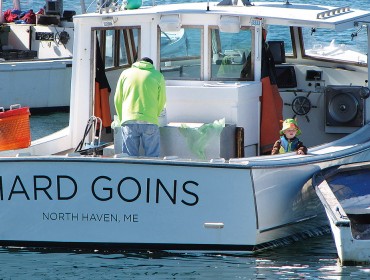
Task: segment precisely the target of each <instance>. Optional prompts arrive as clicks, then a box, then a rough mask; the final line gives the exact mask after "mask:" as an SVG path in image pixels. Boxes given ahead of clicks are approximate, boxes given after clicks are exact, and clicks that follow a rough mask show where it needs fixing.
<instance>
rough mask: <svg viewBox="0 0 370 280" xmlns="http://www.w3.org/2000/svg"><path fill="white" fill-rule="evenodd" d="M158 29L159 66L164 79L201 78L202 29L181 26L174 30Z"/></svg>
mask: <svg viewBox="0 0 370 280" xmlns="http://www.w3.org/2000/svg"><path fill="white" fill-rule="evenodd" d="M158 30H159V31H158V37H159V39H158V42H159V43H160V45H159V46H158V48H159V55H160V67H161V72H162V74H163V76H164V77H165V79H166V80H182V79H184V80H201V79H202V71H201V69H202V37H203V36H202V34H203V29H201V28H196V27H183V28H181V29H180V30H179V31H176V32H164V31H162V30H160V29H159V28H158Z"/></svg>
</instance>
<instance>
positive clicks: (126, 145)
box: [122, 124, 160, 157]
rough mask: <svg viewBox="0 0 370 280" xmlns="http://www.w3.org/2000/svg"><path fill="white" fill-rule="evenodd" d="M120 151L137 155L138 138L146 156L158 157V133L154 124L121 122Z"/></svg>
mask: <svg viewBox="0 0 370 280" xmlns="http://www.w3.org/2000/svg"><path fill="white" fill-rule="evenodd" d="M122 140H123V143H122V152H123V153H126V154H128V155H129V156H139V147H140V140H141V143H142V145H143V148H144V152H145V156H146V157H159V152H160V135H159V128H158V126H157V125H155V124H123V125H122Z"/></svg>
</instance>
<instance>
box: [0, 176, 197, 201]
mask: <svg viewBox="0 0 370 280" xmlns="http://www.w3.org/2000/svg"><path fill="white" fill-rule="evenodd" d="M31 180H32V183H30V180H25V179H22V178H21V177H20V176H19V175H17V176H15V177H14V179H13V181H10V182H8V180H5V178H3V176H0V201H2V200H12V199H15V198H17V199H20V198H23V199H26V200H40V199H48V200H54V199H55V200H71V199H73V198H75V197H76V195H77V191H78V183H77V180H75V179H74V178H72V177H71V176H67V175H57V176H56V180H55V181H54V180H53V179H52V178H50V177H48V176H45V175H34V176H32V177H31ZM4 182H7V183H6V184H5V183H4ZM30 185H31V186H32V187H30ZM198 186H199V184H198V183H197V182H195V181H192V180H187V181H185V182H183V183H182V182H179V181H178V180H172V181H170V183H168V182H163V181H162V180H160V179H151V178H146V179H145V181H144V180H138V179H136V178H134V177H124V178H122V179H121V180H120V181H118V183H114V182H113V180H112V178H110V177H108V176H98V177H96V178H95V179H94V180H93V181H92V183H91V193H92V195H93V197H94V198H95V199H97V200H99V201H109V200H111V199H113V198H114V196H115V194H116V195H117V196H118V197H119V199H121V200H123V201H125V202H128V203H131V202H135V201H138V200H144V201H145V202H146V203H156V204H159V203H163V202H165V201H170V202H171V203H172V204H174V205H176V204H179V203H181V204H184V205H186V206H195V205H197V204H198V202H199V196H198V195H197V194H196V192H195V189H194V188H196V187H198ZM8 189H9V193H7V192H6V191H7V190H8ZM84 189H85V188H84Z"/></svg>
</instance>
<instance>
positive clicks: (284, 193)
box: [0, 0, 370, 252]
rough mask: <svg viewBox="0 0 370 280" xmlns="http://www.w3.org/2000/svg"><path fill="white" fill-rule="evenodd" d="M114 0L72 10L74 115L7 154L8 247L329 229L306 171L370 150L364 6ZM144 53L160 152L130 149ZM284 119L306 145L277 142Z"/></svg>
mask: <svg viewBox="0 0 370 280" xmlns="http://www.w3.org/2000/svg"><path fill="white" fill-rule="evenodd" d="M108 2H110V4H109V5H104V6H98V8H97V11H96V12H92V13H84V14H80V15H76V16H74V17H73V24H74V38H73V42H74V43H73V60H72V80H71V93H70V113H69V125H68V126H67V127H65V128H64V129H62V130H60V131H57V132H56V133H53V134H51V135H48V136H46V137H43V138H40V139H37V140H33V139H30V142H29V143H28V145H23V146H20V147H16V148H14V147H13V148H12V149H2V151H1V152H0V167H1V168H0V170H1V173H0V210H1V211H0V222H1V223H2V224H3V225H6V226H4V227H2V228H1V230H0V245H2V246H41V247H47V246H53V247H76V248H83V247H84V248H114V249H144V250H145V249H151V250H153V249H158V250H209V251H243V252H255V251H258V250H262V249H266V248H271V247H275V246H278V245H283V244H286V242H289V241H293V240H297V239H299V238H305V237H309V236H315V235H319V234H322V233H327V232H328V231H329V230H330V227H329V222H328V219H327V217H326V215H325V211H324V207H323V205H322V204H321V202H320V201H319V200H318V199H317V196H316V192H315V189H314V188H312V185H310V184H307V182H308V181H309V180H310V179H311V178H312V176H313V175H314V174H315V173H317V172H318V171H321V170H323V169H325V168H328V167H331V166H337V165H342V164H346V163H357V162H363V161H366V160H369V159H370V123H369V122H370V104H369V103H370V99H369V98H368V97H369V89H368V81H369V71H368V57H367V53H369V48H370V47H369V46H370V44H368V38H367V34H368V33H369V32H368V28H369V27H368V23H369V22H370V12H368V11H363V10H357V9H352V8H351V7H349V6H348V7H329V6H324V5H314V4H297V3H294V1H291V2H288V1H281V2H249V1H222V2H220V3H218V2H200V3H181V4H166V5H153V6H141V2H140V1H139V2H138V1H134V0H132V2H131V1H128V2H127V3H125V4H119V3H118V2H117V1H108ZM163 32H165V33H168V34H178V35H173V36H172V38H177V39H173V40H181V38H180V37H181V36H185V34H186V38H185V40H183V42H184V44H183V46H182V47H181V49H180V48H179V50H178V51H177V52H173V51H168V48H167V49H166V48H165V47H164V46H168V45H169V43H168V42H169V41H170V40H171V38H168V37H167V36H164V35H163ZM181 34H182V35H181ZM343 38H346V41H345V42H347V44H346V43H345V42H343ZM351 39H353V40H351ZM348 42H350V43H348ZM145 56H146V57H150V58H151V59H152V60H153V61H154V65H155V67H156V69H158V70H160V71H161V72H162V73H163V75H164V77H165V80H166V93H167V103H166V114H165V116H163V118H162V119H163V122H162V126H161V127H160V132H161V155H160V157H158V158H148V157H144V156H139V157H129V156H127V155H126V154H123V153H122V150H121V144H120V141H122V139H121V132H120V126H119V125H117V124H116V121H115V111H114V106H113V96H114V89H115V88H116V84H117V80H118V77H119V75H120V73H121V72H122V71H123V70H124V69H126V68H129V67H130V66H131V65H132V64H133V63H134V62H135V61H137V60H138V59H140V58H142V57H145ZM20 109H22V108H20ZM5 113H7V112H5ZM287 118H292V119H296V120H297V122H298V125H299V128H300V130H301V131H302V134H301V135H299V138H300V140H301V141H302V142H303V143H304V145H305V146H307V148H308V153H307V154H306V155H297V154H296V153H293V152H288V153H284V154H279V155H271V149H272V146H273V144H274V142H275V141H276V140H277V139H279V137H280V130H281V120H283V119H287ZM0 119H1V116H0ZM25 121H27V119H26V120H25ZM0 131H1V122H0ZM9 141H12V138H11V137H10V139H9ZM0 148H1V143H0Z"/></svg>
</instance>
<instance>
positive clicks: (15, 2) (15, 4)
mask: <svg viewBox="0 0 370 280" xmlns="http://www.w3.org/2000/svg"><path fill="white" fill-rule="evenodd" d="M13 9H15V10H19V11H20V10H21V3H20V0H13Z"/></svg>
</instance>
